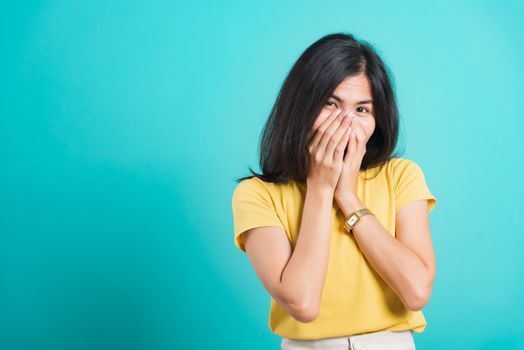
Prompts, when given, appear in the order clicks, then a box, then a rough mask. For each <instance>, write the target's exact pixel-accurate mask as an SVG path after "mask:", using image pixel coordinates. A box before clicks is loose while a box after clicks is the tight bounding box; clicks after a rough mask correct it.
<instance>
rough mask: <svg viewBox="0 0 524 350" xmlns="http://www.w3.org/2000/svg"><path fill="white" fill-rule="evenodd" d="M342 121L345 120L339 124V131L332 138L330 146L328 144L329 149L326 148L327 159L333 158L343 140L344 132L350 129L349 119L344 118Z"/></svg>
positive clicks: (329, 142)
mask: <svg viewBox="0 0 524 350" xmlns="http://www.w3.org/2000/svg"><path fill="white" fill-rule="evenodd" d="M342 119H343V120H342V122H341V123H340V124H339V126H338V128H337V130H336V131H335V133H334V134H333V135H332V136H331V138H330V139H329V141H328V144H327V147H326V157H329V156H331V157H332V158H333V152H334V150H335V149H336V147H337V145H338V143H339V141H340V139H341V138H342V136H344V132H345V131H346V130H347V128H348V127H349V122H350V120H349V118H348V117H345V116H343V117H342Z"/></svg>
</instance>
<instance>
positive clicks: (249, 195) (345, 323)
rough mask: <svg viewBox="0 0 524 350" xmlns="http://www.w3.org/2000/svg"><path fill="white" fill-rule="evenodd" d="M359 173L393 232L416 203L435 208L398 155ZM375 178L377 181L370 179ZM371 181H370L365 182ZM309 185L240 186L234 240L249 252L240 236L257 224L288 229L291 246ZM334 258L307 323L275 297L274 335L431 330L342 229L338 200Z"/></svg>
mask: <svg viewBox="0 0 524 350" xmlns="http://www.w3.org/2000/svg"><path fill="white" fill-rule="evenodd" d="M379 169H380V167H379V166H377V167H373V168H369V169H367V170H365V171H361V172H360V174H359V175H360V176H359V179H358V183H357V194H358V197H359V198H360V200H361V201H362V202H363V203H364V205H365V206H366V207H368V208H369V209H370V210H371V211H372V212H373V213H374V214H375V217H376V219H377V220H378V221H379V222H380V223H381V224H382V225H383V226H384V227H385V228H386V230H387V231H388V232H389V233H390V234H391V235H393V236H395V213H396V212H397V211H398V210H399V209H400V208H402V207H403V206H404V205H406V204H407V203H409V202H411V201H415V200H419V199H427V200H428V204H429V211H431V210H432V209H433V207H434V206H435V204H436V202H437V201H436V199H435V197H434V196H433V195H432V193H431V192H430V190H429V188H428V186H427V184H426V180H425V177H424V174H423V172H422V170H421V168H420V167H419V165H418V164H417V163H415V162H414V161H412V160H409V159H404V158H392V159H390V160H389V161H388V162H386V164H385V165H384V166H383V168H382V170H381V171H380V172H379V173H378V175H377V172H378V170H379ZM374 175H377V176H376V177H374V178H373V179H369V178H371V177H373V176H374ZM364 178H368V180H364ZM305 193H306V188H305V187H304V185H302V184H299V183H297V182H295V181H289V182H288V183H286V184H275V183H271V182H265V181H262V180H260V179H258V178H256V177H253V178H250V179H247V180H244V181H242V182H240V183H239V184H237V187H236V188H235V190H234V192H233V196H232V208H233V219H234V243H235V245H236V247H237V248H239V249H240V250H241V251H243V252H245V248H244V241H243V235H242V233H243V232H244V231H246V230H248V229H250V228H253V227H260V226H279V227H282V228H283V229H284V231H285V233H286V235H287V238H288V239H289V243H290V244H291V246H292V248H294V247H295V245H296V242H297V238H298V233H299V229H300V222H301V213H302V209H303V203H304V200H305ZM332 215H333V217H332V223H333V224H332V230H331V236H330V240H331V242H330V251H329V262H328V268H327V272H326V279H325V285H324V289H323V292H322V297H321V304H320V311H319V316H318V317H317V318H316V319H315V320H314V321H312V322H309V323H302V322H300V321H297V320H296V319H294V318H293V317H292V316H291V315H289V314H288V313H287V312H286V311H285V310H284V309H283V308H282V307H281V306H280V305H279V304H278V303H277V302H276V301H275V299H274V298H272V297H271V304H270V315H269V327H270V329H271V332H272V333H274V334H278V335H280V336H283V337H287V338H293V339H320V338H327V337H339V336H346V335H354V334H360V333H368V332H377V331H386V330H390V331H396V330H407V329H411V330H412V331H413V332H417V333H421V332H422V331H423V330H424V329H425V328H426V320H425V318H424V315H423V313H422V310H419V311H411V310H409V309H407V308H406V307H405V306H404V305H403V304H402V302H401V300H400V298H399V297H398V296H397V295H396V293H395V292H394V291H393V290H392V289H391V288H390V287H389V286H388V285H387V284H386V283H385V282H384V280H383V279H382V278H381V277H380V276H379V275H378V274H377V272H376V271H375V270H374V269H373V267H372V266H371V265H370V263H369V262H368V261H367V260H366V258H365V257H364V255H363V253H362V251H361V250H360V248H359V247H358V244H357V242H356V240H355V238H354V237H353V235H348V234H347V233H346V232H345V230H344V228H343V224H344V219H345V218H344V215H343V213H342V212H341V211H340V210H339V208H338V206H337V204H336V201H335V200H334V201H333V211H332Z"/></svg>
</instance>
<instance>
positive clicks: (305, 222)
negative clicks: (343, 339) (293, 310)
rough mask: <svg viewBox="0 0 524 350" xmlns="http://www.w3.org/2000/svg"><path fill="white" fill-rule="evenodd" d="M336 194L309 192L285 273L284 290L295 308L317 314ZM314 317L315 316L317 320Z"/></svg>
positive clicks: (312, 190)
mask: <svg viewBox="0 0 524 350" xmlns="http://www.w3.org/2000/svg"><path fill="white" fill-rule="evenodd" d="M332 208H333V194H332V193H329V192H325V191H324V192H323V191H320V190H316V189H315V188H311V189H308V190H307V193H306V198H305V201H304V208H303V211H302V219H301V224H300V232H299V235H298V239H297V242H296V245H295V249H294V251H293V253H292V255H291V258H290V259H289V261H288V263H287V265H286V267H285V269H284V271H283V273H282V280H281V283H282V288H283V289H284V290H286V291H288V292H289V293H292V294H293V296H292V299H293V300H294V301H295V303H296V304H298V305H297V306H296V307H297V308H299V309H301V310H304V312H305V313H308V314H310V315H314V314H315V313H317V312H318V308H319V306H320V298H321V295H322V289H323V286H324V280H325V275H326V270H327V265H328V258H329V245H330V232H331V220H332ZM314 317H315V316H313V318H314Z"/></svg>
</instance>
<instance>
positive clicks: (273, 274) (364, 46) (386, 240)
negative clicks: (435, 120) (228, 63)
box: [232, 33, 436, 349]
mask: <svg viewBox="0 0 524 350" xmlns="http://www.w3.org/2000/svg"><path fill="white" fill-rule="evenodd" d="M389 75H390V73H389V69H387V66H386V65H385V64H384V62H383V61H382V59H381V58H380V57H379V56H378V54H377V53H376V52H375V51H374V49H373V48H372V46H371V45H370V44H369V43H367V42H365V41H359V40H357V39H355V37H354V36H353V35H351V34H347V33H338V34H330V35H326V36H324V37H322V38H321V39H319V40H318V41H317V42H315V43H313V44H312V45H311V46H310V47H308V48H307V49H306V51H305V52H304V53H303V54H302V55H301V56H300V57H299V59H298V61H297V62H296V63H295V64H294V66H293V67H292V69H291V71H290V72H289V75H288V77H287V78H286V80H285V81H284V84H283V86H282V88H281V90H280V93H279V95H278V97H277V99H276V102H275V105H274V107H273V109H272V111H271V114H270V116H269V119H268V121H267V123H266V125H265V127H264V130H263V134H262V139H261V145H260V167H261V170H262V171H261V172H262V173H261V174H257V173H256V172H254V171H253V170H252V169H251V168H250V171H251V173H252V175H250V176H246V177H243V178H240V179H239V180H238V182H239V183H238V185H237V187H236V188H235V190H234V193H233V196H232V209H233V218H234V233H235V236H234V242H235V245H236V246H237V247H238V248H239V249H240V250H242V251H243V252H245V253H247V254H248V256H249V259H250V261H251V264H252V265H253V268H254V270H255V272H256V274H257V276H258V278H259V279H260V281H261V282H262V284H263V286H264V287H265V289H266V290H267V291H268V293H269V294H270V295H271V305H270V315H269V316H270V317H269V326H270V329H271V331H272V332H273V333H274V334H277V335H280V336H281V337H282V349H359V348H360V349H362V348H366V349H415V343H414V339H413V335H412V332H417V333H420V332H422V331H423V330H424V329H425V327H426V320H425V318H424V315H423V313H422V308H423V307H424V306H425V305H426V304H427V302H428V300H429V297H430V295H431V289H432V284H433V280H434V278H435V265H436V263H435V256H434V251H433V245H432V240H431V233H430V225H429V212H430V211H431V210H432V209H433V207H434V206H435V204H436V199H435V197H434V196H433V195H432V193H431V192H430V190H429V188H428V186H427V183H426V181H425V177H424V173H423V172H422V169H421V168H420V166H419V165H418V164H417V163H416V162H414V161H412V160H409V159H405V158H401V157H399V155H398V154H394V153H393V151H394V148H395V147H396V145H397V138H398V129H399V118H398V109H397V104H396V101H395V95H394V91H393V88H392V85H391V79H390V76H389ZM359 346H362V347H359Z"/></svg>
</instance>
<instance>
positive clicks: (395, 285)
mask: <svg viewBox="0 0 524 350" xmlns="http://www.w3.org/2000/svg"><path fill="white" fill-rule="evenodd" d="M364 207H365V205H364V204H363V203H362V202H361V201H360V200H359V199H358V198H349V199H346V200H345V201H344V202H343V204H342V206H341V210H342V212H343V213H344V216H345V217H346V218H347V217H349V215H350V214H351V213H352V212H354V211H355V210H358V209H361V208H364ZM353 235H354V237H355V239H356V241H357V244H358V246H359V248H360V249H361V250H362V253H363V254H364V256H365V257H366V259H367V260H368V261H369V262H370V264H371V265H372V266H373V268H374V269H375V270H376V271H377V273H378V274H379V275H380V276H381V277H382V279H383V280H384V281H385V282H386V283H387V284H388V285H389V286H390V287H391V289H393V290H394V291H395V293H396V294H397V295H398V296H399V297H400V299H401V300H402V302H403V304H404V305H405V306H406V307H407V308H408V309H410V310H418V309H421V308H422V307H423V306H424V305H425V303H426V302H427V301H426V299H427V295H428V294H429V289H430V288H431V281H430V274H429V271H428V269H427V268H426V266H425V265H424V262H423V261H422V259H420V257H418V256H417V255H416V254H415V253H414V252H413V251H412V250H410V249H409V248H408V247H406V246H405V245H403V244H402V243H401V242H400V241H398V240H397V239H395V237H393V236H392V235H390V234H389V233H388V232H387V230H386V229H385V228H384V226H382V224H381V223H380V222H379V221H378V220H377V218H376V217H375V216H372V215H365V216H363V217H362V218H360V220H359V222H358V223H357V224H356V225H355V227H354V228H353Z"/></svg>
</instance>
